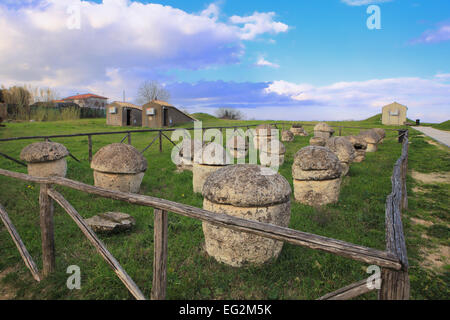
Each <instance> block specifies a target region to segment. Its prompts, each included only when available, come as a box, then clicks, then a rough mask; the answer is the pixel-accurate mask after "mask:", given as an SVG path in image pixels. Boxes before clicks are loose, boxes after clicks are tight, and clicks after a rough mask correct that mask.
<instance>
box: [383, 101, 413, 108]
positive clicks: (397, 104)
mask: <svg viewBox="0 0 450 320" xmlns="http://www.w3.org/2000/svg"><path fill="white" fill-rule="evenodd" d="M392 105H396V106H399V107H403V108H406V109H408V107H407V106H405V105H403V104H401V103H398V102H396V101H394V102H392V103H389V104H387V105H385V106H383V109H384V108H386V107H390V106H392Z"/></svg>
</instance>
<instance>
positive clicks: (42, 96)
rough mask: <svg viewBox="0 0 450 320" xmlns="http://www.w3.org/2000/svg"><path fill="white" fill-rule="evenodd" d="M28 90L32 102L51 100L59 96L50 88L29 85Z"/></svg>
mask: <svg viewBox="0 0 450 320" xmlns="http://www.w3.org/2000/svg"><path fill="white" fill-rule="evenodd" d="M28 91H29V92H30V93H31V96H32V100H33V102H52V101H53V100H58V98H59V94H58V92H57V91H56V90H54V89H51V88H39V87H35V88H33V87H31V86H30V87H29V88H28Z"/></svg>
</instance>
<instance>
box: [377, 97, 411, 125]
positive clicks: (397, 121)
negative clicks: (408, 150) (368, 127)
mask: <svg viewBox="0 0 450 320" xmlns="http://www.w3.org/2000/svg"><path fill="white" fill-rule="evenodd" d="M407 110H408V108H407V107H406V106H404V105H402V104H400V103H397V102H394V103H391V104H388V105H386V106H384V107H383V111H382V116H381V123H382V124H384V125H388V126H402V125H404V124H405V123H406V112H407Z"/></svg>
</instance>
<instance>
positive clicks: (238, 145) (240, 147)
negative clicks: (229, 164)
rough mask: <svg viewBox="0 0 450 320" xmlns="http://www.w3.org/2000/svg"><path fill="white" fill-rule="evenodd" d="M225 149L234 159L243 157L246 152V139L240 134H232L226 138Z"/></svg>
mask: <svg viewBox="0 0 450 320" xmlns="http://www.w3.org/2000/svg"><path fill="white" fill-rule="evenodd" d="M227 150H228V151H229V152H230V154H231V156H232V157H234V158H235V159H241V158H245V157H246V156H247V154H248V139H247V138H246V137H242V136H233V137H231V138H230V139H228V140H227Z"/></svg>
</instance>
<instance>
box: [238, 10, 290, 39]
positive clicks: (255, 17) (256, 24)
mask: <svg viewBox="0 0 450 320" xmlns="http://www.w3.org/2000/svg"><path fill="white" fill-rule="evenodd" d="M274 16H275V12H267V13H265V12H255V13H253V14H252V15H251V16H246V17H240V16H232V17H231V18H230V21H231V23H233V24H236V25H242V24H243V27H242V28H241V29H240V37H241V39H243V40H253V39H255V38H256V37H257V36H259V35H261V34H264V33H269V34H278V33H281V32H287V31H288V29H289V26H288V25H286V24H284V23H281V22H277V21H274V20H273V18H274Z"/></svg>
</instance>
